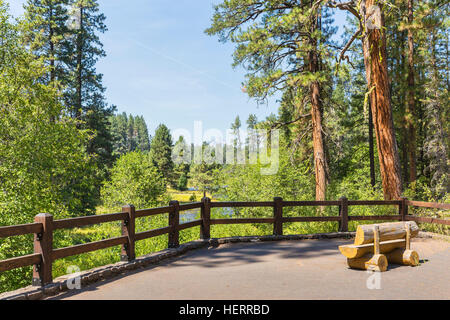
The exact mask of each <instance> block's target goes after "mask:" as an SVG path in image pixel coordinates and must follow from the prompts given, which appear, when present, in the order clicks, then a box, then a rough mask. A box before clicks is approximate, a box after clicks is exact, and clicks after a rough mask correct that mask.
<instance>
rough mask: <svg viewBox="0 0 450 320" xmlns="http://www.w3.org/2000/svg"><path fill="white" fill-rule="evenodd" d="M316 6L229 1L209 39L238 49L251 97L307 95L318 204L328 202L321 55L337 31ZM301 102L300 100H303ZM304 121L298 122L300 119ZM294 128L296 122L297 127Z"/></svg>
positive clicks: (218, 8)
mask: <svg viewBox="0 0 450 320" xmlns="http://www.w3.org/2000/svg"><path fill="white" fill-rule="evenodd" d="M314 3H315V1H307V0H305V1H294V0H290V1H280V0H264V1H259V0H252V1H242V0H230V1H224V2H223V3H221V4H219V5H217V6H216V7H215V14H214V17H213V21H212V26H211V27H210V28H209V29H207V30H206V32H207V33H208V34H209V35H219V36H220V39H221V40H222V41H227V40H230V41H232V42H234V43H236V44H237V48H236V50H235V53H234V66H237V65H243V66H244V67H245V68H246V69H247V70H248V71H249V73H248V75H247V81H246V84H245V89H246V92H247V93H248V95H249V96H250V97H253V98H257V99H259V100H265V98H267V96H269V95H271V94H273V93H275V92H279V91H281V92H284V91H286V90H292V89H293V92H296V91H297V88H302V91H307V94H303V97H305V96H307V97H308V99H307V101H305V102H307V103H308V105H309V106H310V113H311V119H312V137H313V149H314V150H313V158H314V168H315V177H316V199H317V200H324V199H325V197H326V184H327V171H328V165H327V159H326V153H325V146H324V139H323V125H322V98H323V97H322V96H321V94H322V92H321V82H322V81H323V80H324V79H325V78H326V77H325V76H324V74H323V69H322V63H323V60H322V59H321V54H323V53H324V52H323V48H324V42H325V41H326V40H325V39H327V38H328V37H329V36H330V33H332V32H333V30H327V29H325V28H323V24H325V23H327V22H326V21H323V20H322V13H323V12H322V7H321V6H317V5H315V4H314ZM300 101H302V99H301V100H300ZM302 118H303V115H300V117H299V119H302ZM293 122H295V121H293Z"/></svg>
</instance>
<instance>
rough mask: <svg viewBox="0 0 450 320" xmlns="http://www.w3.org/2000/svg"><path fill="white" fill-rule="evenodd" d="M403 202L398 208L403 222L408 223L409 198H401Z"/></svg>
mask: <svg viewBox="0 0 450 320" xmlns="http://www.w3.org/2000/svg"><path fill="white" fill-rule="evenodd" d="M400 200H401V201H402V202H401V204H400V205H399V206H398V210H399V214H400V215H401V216H402V218H401V219H402V221H406V216H407V215H408V205H407V204H406V202H407V201H408V198H401V199H400Z"/></svg>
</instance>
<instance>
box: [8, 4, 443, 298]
mask: <svg viewBox="0 0 450 320" xmlns="http://www.w3.org/2000/svg"><path fill="white" fill-rule="evenodd" d="M375 4H377V6H376V7H374V6H373V5H375ZM374 8H375V9H374ZM377 8H378V9H379V11H377V10H378V9H377ZM24 9H25V13H24V15H23V16H21V17H18V18H13V17H12V16H11V15H10V14H9V8H8V3H7V1H5V0H0V41H1V43H0V73H1V77H0V182H1V183H0V226H6V225H15V224H24V223H30V222H32V221H33V217H34V216H35V215H36V214H38V213H41V212H48V213H50V214H52V215H54V217H55V219H61V218H66V217H74V216H82V215H93V214H102V213H105V212H113V210H118V209H120V207H121V206H123V205H125V204H130V203H132V204H134V205H135V206H136V207H137V208H144V207H151V206H158V205H162V204H167V202H168V201H169V200H171V199H174V198H176V196H175V194H176V193H177V192H185V193H188V194H190V195H192V196H191V197H190V199H191V200H197V201H199V200H200V199H199V197H201V196H202V194H203V193H204V194H208V196H210V197H213V198H214V199H226V200H229V201H245V200H252V201H258V200H264V201H268V200H271V199H272V198H273V197H275V196H277V197H283V198H284V199H286V200H311V199H316V200H325V199H332V200H334V199H338V198H340V197H342V196H346V197H347V198H349V199H354V200H357V199H366V200H372V199H387V200H390V199H399V198H401V197H408V198H409V199H414V200H422V201H438V202H448V201H449V200H450V199H449V195H448V192H449V189H450V179H449V177H448V169H449V165H450V162H449V159H450V143H449V142H450V140H449V133H450V127H449V124H448V118H449V112H450V107H449V101H450V99H449V90H450V79H449V66H450V61H449V59H450V53H449V27H450V24H449V22H450V21H449V16H450V14H449V5H448V1H445V0H423V1H414V0H390V1H383V2H379V1H375V0H360V1H330V0H328V1H312V0H245V1H244V0H227V1H223V2H222V3H220V4H218V5H216V6H215V10H214V13H213V16H212V17H211V23H210V27H209V28H208V29H207V30H205V32H206V34H208V35H210V36H212V37H215V38H217V39H219V40H220V41H221V42H230V43H232V44H234V46H235V51H234V54H233V59H234V66H240V67H241V68H243V69H245V70H246V71H247V75H246V78H245V79H243V81H244V84H243V87H244V91H245V92H246V94H247V95H248V96H249V97H250V98H252V99H254V100H255V101H257V102H258V103H265V101H266V100H267V99H268V98H269V97H271V96H273V95H278V96H280V97H281V98H280V100H279V101H278V106H279V108H278V113H276V114H271V115H270V116H268V117H267V118H266V119H257V118H256V116H255V115H250V117H249V118H248V119H245V120H244V121H241V119H239V117H236V120H235V121H234V122H233V123H232V124H230V129H231V130H232V131H233V132H234V133H235V139H234V141H233V146H232V147H233V148H234V149H235V150H236V151H238V150H243V151H244V154H248V153H249V148H250V145H251V144H250V140H251V139H250V138H249V137H247V138H246V139H244V138H243V137H240V131H241V130H242V129H245V130H246V129H248V130H250V131H249V132H261V131H263V132H267V133H268V134H269V135H270V133H271V132H272V131H273V130H274V129H277V130H279V131H280V141H279V164H278V170H277V173H276V174H272V175H265V174H261V169H262V168H265V167H267V166H268V164H267V163H265V162H264V161H262V159H261V158H258V159H256V161H255V162H254V163H249V162H247V164H246V165H232V164H222V163H212V162H211V161H207V160H205V159H204V160H203V161H200V162H195V161H191V160H192V159H193V158H194V154H196V153H197V152H198V150H199V152H200V154H208V153H209V155H211V153H212V154H214V152H215V150H216V149H215V146H211V142H210V141H204V142H203V145H201V146H195V145H193V144H192V143H191V142H187V141H185V138H184V137H182V136H181V137H179V138H178V137H176V138H177V139H178V140H176V141H174V137H172V133H171V131H170V129H169V128H168V127H167V126H166V125H164V124H163V123H164V120H165V119H151V121H154V122H155V123H161V124H160V125H159V126H158V127H157V129H156V130H155V132H154V133H152V134H151V135H150V133H149V131H148V127H147V124H146V122H145V120H144V118H143V117H142V116H140V115H131V114H128V115H127V114H126V113H117V112H116V111H117V107H116V106H114V105H109V104H108V103H107V102H106V98H105V92H106V88H105V87H104V85H103V81H102V80H103V75H102V74H100V73H98V72H97V69H96V64H97V62H98V61H99V59H102V58H105V57H106V55H107V53H106V52H105V51H104V49H103V45H102V43H101V41H100V35H101V34H102V33H104V32H107V24H106V23H107V20H106V17H105V15H104V14H102V12H101V8H100V6H99V4H98V1H97V0H28V1H27V2H26V4H25V6H24ZM337 10H343V11H345V12H347V13H348V15H347V24H346V26H345V32H344V33H343V36H342V37H341V39H338V40H336V37H334V35H335V34H336V32H337V24H336V23H335V21H334V19H333V13H334V12H336V11H337ZM217 45H218V46H220V45H221V44H220V43H218V44H217ZM230 67H231V66H230ZM149 77H151V75H149ZM238 89H239V88H238ZM149 107H151V106H149ZM169 116H170V115H169V114H168V117H169ZM232 116H233V117H234V116H235V115H232ZM199 120H201V119H199ZM243 122H244V123H243ZM255 129H258V131H251V130H255ZM224 148H225V146H224ZM269 151H270V150H269ZM272 152H273V150H272ZM236 153H238V152H236ZM180 158H182V159H187V160H188V161H177V159H180ZM188 189H189V191H187V190H188ZM196 191H197V192H200V194H197V195H196V194H195V192H196ZM354 210H361V209H357V208H355V209H354ZM380 210H386V209H384V208H374V209H373V213H374V214H375V213H379V212H380ZM294 213H295V214H297V215H298V214H302V215H308V214H309V215H311V214H320V215H329V214H332V213H331V212H330V211H328V209H326V210H318V211H315V210H313V209H311V211H308V212H307V211H301V212H294V211H293V212H292V214H294ZM217 214H219V213H217ZM235 214H236V215H242V216H244V215H245V216H264V215H267V214H268V213H267V211H264V210H263V209H245V210H241V211H236V212H235ZM287 214H290V213H289V212H288V213H287ZM366 214H370V212H369V213H366ZM142 223H143V224H142V225H140V226H139V228H141V229H143V230H145V228H146V227H148V226H149V225H150V224H152V226H155V225H163V223H164V221H163V220H157V221H156V220H152V219H149V220H146V221H144V222H142ZM287 228H288V230H287V232H286V233H289V232H290V233H301V232H311V231H324V232H325V231H327V230H328V231H329V230H333V228H335V226H334V224H333V223H330V224H320V225H319V224H318V223H317V224H316V223H311V224H309V225H308V226H304V225H300V224H296V225H294V224H293V225H292V226H288V227H287ZM118 230H119V229H118V228H117V226H115V225H113V224H111V225H108V226H107V227H106V228H100V227H97V226H96V227H94V228H93V229H83V230H70V231H69V232H68V233H65V234H63V233H61V234H57V235H55V246H67V245H72V244H75V243H76V244H79V243H84V242H89V241H93V240H95V239H101V238H102V237H103V236H104V235H110V234H115V233H117V232H118ZM268 230H269V229H267V227H265V226H262V227H261V226H245V227H244V226H230V227H228V228H224V229H223V230H222V231H220V232H223V234H227V235H230V234H231V235H233V234H238V233H241V234H242V233H252V234H259V233H262V234H263V233H265V232H267V231H268ZM439 231H442V232H446V233H448V229H445V228H444V229H442V230H439ZM217 232H219V231H217ZM192 236H193V237H194V235H192ZM182 237H184V239H185V240H186V239H189V237H190V234H188V233H184V235H183V236H182ZM154 241H156V242H154V243H151V242H148V241H144V242H143V244H142V247H140V248H138V252H141V253H148V252H150V251H155V250H157V249H161V248H162V246H163V243H164V241H163V240H157V239H156V240H154ZM158 241H159V242H158ZM32 250H33V249H32V241H31V238H29V237H26V236H23V237H15V238H6V239H0V260H1V259H6V258H9V257H14V256H18V255H21V254H27V253H30V252H32ZM114 250H115V249H114ZM139 250H140V251H139ZM102 252H103V253H102V254H97V255H96V256H94V255H89V254H86V255H83V256H82V258H83V259H84V260H83V261H82V258H81V257H76V258H73V259H72V260H70V259H69V258H67V259H64V260H62V261H60V262H58V264H56V265H55V270H54V273H55V274H56V275H61V274H64V272H65V268H66V267H67V266H68V265H71V264H77V265H79V266H80V267H81V268H89V267H92V266H96V265H101V264H102V263H110V262H113V261H115V260H114V259H116V258H114V257H115V256H118V254H116V253H117V252H116V251H113V249H111V250H103V251H102ZM30 272H31V268H22V269H17V270H14V271H10V272H6V273H3V274H0V292H1V291H5V290H11V289H13V288H18V287H20V286H24V285H26V284H28V282H29V279H30V274H31V273H30Z"/></svg>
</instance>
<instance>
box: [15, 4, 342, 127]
mask: <svg viewBox="0 0 450 320" xmlns="http://www.w3.org/2000/svg"><path fill="white" fill-rule="evenodd" d="M9 3H10V8H11V13H12V14H13V15H14V16H18V15H20V14H22V13H23V9H22V5H23V3H25V0H10V1H9ZM174 3H176V5H174V4H171V5H169V4H168V1H167V0H127V1H126V0H99V4H100V10H101V11H102V12H103V13H104V14H105V15H106V18H107V20H106V25H107V26H108V29H109V30H108V32H106V33H105V34H104V35H102V36H101V40H102V42H103V44H104V49H105V51H106V53H107V57H106V58H103V59H101V60H100V61H99V62H98V64H97V70H98V72H100V73H103V75H104V85H105V86H106V88H107V91H106V98H107V101H108V103H109V104H114V105H117V107H118V111H119V112H123V111H125V112H127V113H131V114H133V115H143V116H144V118H145V120H146V122H147V125H148V126H149V130H150V133H151V134H153V132H154V130H155V128H156V126H157V125H158V124H160V123H165V124H166V125H167V126H168V127H169V128H170V129H171V130H175V129H177V128H185V129H187V130H189V131H191V132H192V131H193V126H194V121H203V127H204V129H205V130H206V129H210V128H216V129H219V130H222V131H223V130H226V129H228V128H229V127H230V124H231V123H232V122H233V121H234V119H235V117H236V115H239V116H240V118H241V122H242V123H245V121H246V119H247V117H248V115H249V114H251V113H254V114H256V115H257V116H258V119H264V118H265V117H266V116H268V115H269V114H270V113H272V112H273V113H276V112H277V109H278V105H277V102H276V99H275V98H274V99H271V100H270V101H269V102H268V105H260V106H258V105H257V103H256V101H254V100H250V99H249V98H248V96H247V95H246V94H245V93H243V92H242V90H241V83H242V81H243V80H244V75H245V70H243V69H242V68H236V69H233V68H232V67H231V63H232V53H233V48H234V47H233V44H231V43H227V44H223V43H219V42H218V39H217V37H209V36H207V35H205V34H204V30H205V29H206V28H207V27H209V25H210V19H211V16H212V14H213V5H214V4H215V3H219V0H176V1H175V2H174ZM335 19H336V22H339V23H343V22H344V21H345V16H344V14H342V13H339V15H338V16H336V17H335ZM342 29H343V28H342V27H340V28H339V31H342ZM339 31H338V32H339Z"/></svg>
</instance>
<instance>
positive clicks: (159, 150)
mask: <svg viewBox="0 0 450 320" xmlns="http://www.w3.org/2000/svg"><path fill="white" fill-rule="evenodd" d="M172 146H173V142H172V136H171V134H170V131H169V128H167V127H166V126H165V125H164V124H160V125H159V126H158V127H157V128H156V131H155V135H154V136H153V139H152V141H151V146H150V159H151V160H152V162H153V164H154V165H155V167H156V168H157V169H158V170H159V172H161V174H162V175H163V177H164V178H165V179H166V180H167V181H168V182H169V183H171V184H172V185H173V184H174V183H173V168H174V164H173V161H172Z"/></svg>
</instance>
